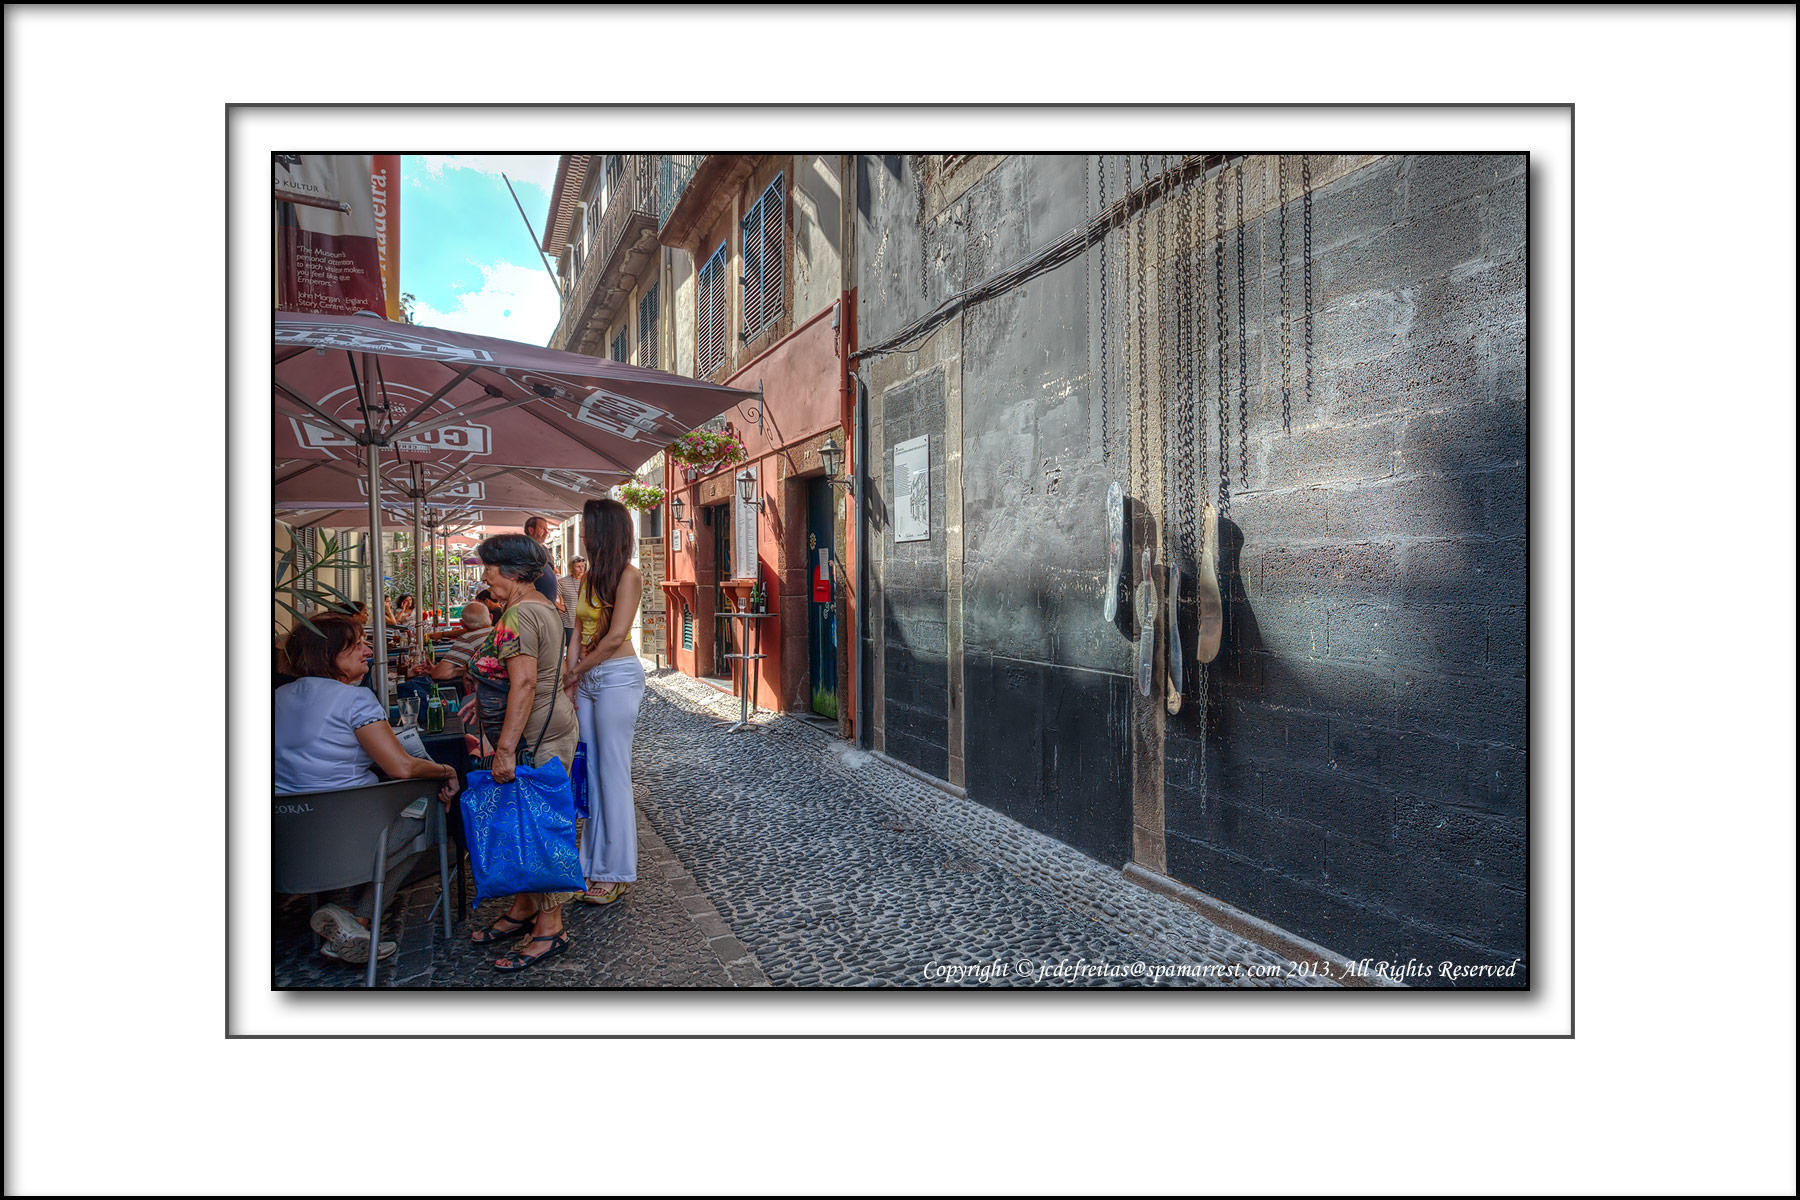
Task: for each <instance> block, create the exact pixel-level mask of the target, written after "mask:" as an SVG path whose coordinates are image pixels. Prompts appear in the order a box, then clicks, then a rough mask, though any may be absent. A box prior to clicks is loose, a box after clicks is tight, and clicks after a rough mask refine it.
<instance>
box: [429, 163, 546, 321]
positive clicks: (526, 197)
mask: <svg viewBox="0 0 1800 1200" xmlns="http://www.w3.org/2000/svg"><path fill="white" fill-rule="evenodd" d="M502 171H504V172H506V174H507V177H508V178H510V179H511V180H512V184H513V187H514V188H515V189H516V190H517V191H518V193H519V201H520V203H522V204H523V205H524V206H525V214H526V215H527V216H529V217H530V218H531V224H532V228H533V229H535V230H536V231H537V234H538V236H539V237H542V236H543V232H544V219H545V216H546V215H547V214H548V212H549V210H550V188H551V186H552V185H553V184H554V182H555V180H556V156H555V155H553V154H539V155H523V154H475V155H469V154H433V155H415V154H408V155H406V156H405V157H404V158H402V160H401V163H400V176H401V185H402V192H401V198H400V290H401V291H403V292H411V293H412V294H413V296H414V297H415V298H416V303H415V306H414V313H413V319H414V320H416V321H417V322H418V323H419V324H421V325H433V326H436V327H438V328H440V329H456V330H461V331H462V332H464V333H480V334H487V335H488V336H490V337H501V338H510V339H511V340H513V341H516V342H529V343H531V344H532V345H535V346H541V345H543V344H544V343H545V342H546V341H548V340H549V338H550V335H551V333H552V332H554V331H555V329H556V319H557V301H556V288H555V286H554V285H552V284H551V282H550V276H549V275H547V274H545V272H544V264H543V262H542V260H540V259H539V258H538V254H537V248H536V246H535V245H534V244H533V242H532V239H531V237H530V235H528V234H527V233H526V232H525V223H524V222H523V221H521V220H519V210H518V209H517V208H516V207H514V205H513V200H512V197H511V196H510V195H508V194H507V191H506V184H505V182H504V181H503V180H502V179H501V178H500V173H501V172H502Z"/></svg>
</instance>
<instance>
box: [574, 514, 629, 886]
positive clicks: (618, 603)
mask: <svg viewBox="0 0 1800 1200" xmlns="http://www.w3.org/2000/svg"><path fill="white" fill-rule="evenodd" d="M634 540H635V539H634V537H633V535H632V530H631V513H630V511H629V510H627V509H626V507H625V506H624V505H623V504H620V503H619V502H618V501H617V500H589V501H588V502H587V504H586V505H584V506H583V507H582V510H581V544H582V552H583V554H584V556H585V557H586V559H587V576H586V578H584V579H583V580H582V581H581V588H580V590H579V591H578V592H576V594H575V636H574V637H572V638H570V639H569V657H568V670H567V671H565V672H564V674H563V687H564V689H565V690H567V691H568V692H569V694H570V696H571V698H572V699H573V700H574V701H575V717H576V720H578V721H579V722H580V723H581V740H582V741H584V742H586V743H587V748H588V753H587V776H588V778H587V783H588V819H587V825H586V828H585V829H583V831H582V837H581V870H582V874H583V875H585V876H586V878H587V892H586V894H585V895H583V896H582V897H581V899H582V900H583V901H584V902H585V903H588V904H611V903H612V902H613V901H615V900H618V899H619V898H620V897H622V896H623V895H624V894H625V889H626V887H627V885H629V884H632V883H636V882H637V810H636V808H635V806H634V804H633V801H632V794H631V739H632V734H633V732H634V731H635V729H636V727H637V714H638V706H639V705H640V704H641V703H642V702H643V699H644V667H643V664H642V663H641V662H640V661H638V656H637V651H636V650H635V649H634V648H633V647H632V645H631V622H632V620H633V619H634V618H635V617H636V616H637V610H638V604H639V602H640V601H641V600H642V599H643V595H644V577H643V575H642V574H640V573H639V571H638V569H637V568H636V567H634V566H632V565H631V551H632V545H633V542H634Z"/></svg>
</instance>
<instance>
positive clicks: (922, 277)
mask: <svg viewBox="0 0 1800 1200" xmlns="http://www.w3.org/2000/svg"><path fill="white" fill-rule="evenodd" d="M907 169H908V170H910V171H911V172H912V178H913V196H914V198H915V199H917V200H918V202H919V299H920V301H921V302H923V304H924V306H925V309H926V310H929V309H930V308H931V289H930V288H929V287H927V286H926V262H927V260H928V259H929V258H930V257H931V225H930V224H929V223H928V222H927V221H926V220H925V156H924V155H923V154H913V155H909V156H908V157H907Z"/></svg>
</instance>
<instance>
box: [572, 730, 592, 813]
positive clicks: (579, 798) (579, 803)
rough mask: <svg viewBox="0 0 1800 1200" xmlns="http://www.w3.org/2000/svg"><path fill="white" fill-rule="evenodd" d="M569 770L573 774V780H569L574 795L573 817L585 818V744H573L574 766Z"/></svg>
mask: <svg viewBox="0 0 1800 1200" xmlns="http://www.w3.org/2000/svg"><path fill="white" fill-rule="evenodd" d="M569 769H570V770H572V771H574V772H575V778H573V779H571V780H569V784H570V787H571V788H572V789H573V791H574V793H575V815H576V816H578V817H582V818H586V816H587V815H588V794H587V793H588V784H587V743H586V742H576V743H575V765H574V766H573V767H571V768H569Z"/></svg>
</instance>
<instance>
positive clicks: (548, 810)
mask: <svg viewBox="0 0 1800 1200" xmlns="http://www.w3.org/2000/svg"><path fill="white" fill-rule="evenodd" d="M462 816H463V832H464V834H465V835H466V837H467V840H468V843H469V868H470V874H472V875H473V876H474V878H475V903H477V904H480V903H481V902H482V901H483V900H491V899H493V898H494V897H495V896H516V895H518V894H519V893H520V892H578V891H581V890H582V889H583V888H585V887H586V886H587V882H586V880H584V879H583V878H582V876H581V852H580V850H579V849H578V847H577V844H576V839H575V797H574V794H573V792H572V791H571V790H570V787H569V776H568V773H567V772H566V771H564V770H563V765H562V760H561V759H559V758H551V759H550V760H549V761H548V762H546V763H545V764H544V765H543V766H541V767H525V766H521V767H517V768H515V769H514V773H513V781H512V782H511V783H495V782H494V776H493V773H492V772H490V771H470V772H469V786H468V787H467V788H466V789H465V790H464V791H463V794H462Z"/></svg>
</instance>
